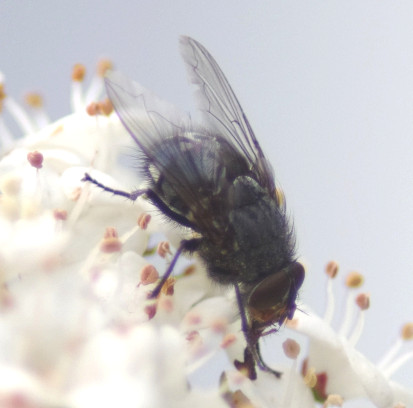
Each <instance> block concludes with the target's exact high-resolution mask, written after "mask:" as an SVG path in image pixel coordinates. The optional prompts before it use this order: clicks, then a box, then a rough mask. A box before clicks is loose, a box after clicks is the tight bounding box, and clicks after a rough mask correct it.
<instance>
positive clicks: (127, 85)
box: [105, 71, 189, 158]
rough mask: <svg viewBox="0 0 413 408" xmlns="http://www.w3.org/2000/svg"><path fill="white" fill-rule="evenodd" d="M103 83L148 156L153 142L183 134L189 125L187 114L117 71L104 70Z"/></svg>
mask: <svg viewBox="0 0 413 408" xmlns="http://www.w3.org/2000/svg"><path fill="white" fill-rule="evenodd" d="M105 84H106V91H107V93H108V96H109V99H110V100H111V102H112V104H113V106H114V108H115V111H116V113H117V114H118V116H119V118H120V120H121V122H122V123H123V125H124V126H125V128H126V130H127V131H128V132H129V133H130V135H131V136H132V138H133V140H134V141H135V142H136V144H137V145H138V146H139V147H140V148H141V149H142V151H143V152H144V153H145V155H146V156H148V157H149V158H151V157H152V154H153V149H152V148H153V146H155V145H157V144H159V143H162V141H163V140H164V139H165V138H166V137H172V136H173V135H176V134H182V133H183V132H184V128H185V126H188V125H189V118H188V116H187V115H185V114H184V113H182V112H180V111H179V110H178V109H176V108H175V106H173V105H172V104H169V103H168V102H166V101H164V100H162V99H160V98H159V97H158V96H157V95H155V94H154V93H153V92H151V91H149V90H148V89H146V88H144V87H143V86H142V85H140V84H139V83H137V82H134V81H132V80H130V79H129V78H127V77H126V76H125V75H123V74H122V73H120V72H117V71H110V72H109V73H107V74H106V76H105Z"/></svg>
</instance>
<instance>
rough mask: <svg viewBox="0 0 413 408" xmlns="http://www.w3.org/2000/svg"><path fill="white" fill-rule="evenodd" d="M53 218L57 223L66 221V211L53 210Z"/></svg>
mask: <svg viewBox="0 0 413 408" xmlns="http://www.w3.org/2000/svg"><path fill="white" fill-rule="evenodd" d="M53 217H54V219H55V220H58V221H66V219H67V211H66V210H58V209H56V210H53Z"/></svg>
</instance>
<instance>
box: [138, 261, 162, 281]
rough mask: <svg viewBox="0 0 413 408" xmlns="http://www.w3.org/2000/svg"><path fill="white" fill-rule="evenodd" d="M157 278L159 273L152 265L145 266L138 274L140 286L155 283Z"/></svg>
mask: <svg viewBox="0 0 413 408" xmlns="http://www.w3.org/2000/svg"><path fill="white" fill-rule="evenodd" d="M158 278H159V273H158V271H157V270H156V268H155V267H154V266H153V265H145V266H144V267H143V268H142V269H141V272H140V282H141V284H142V285H150V284H151V283H155V282H156V281H157V280H158Z"/></svg>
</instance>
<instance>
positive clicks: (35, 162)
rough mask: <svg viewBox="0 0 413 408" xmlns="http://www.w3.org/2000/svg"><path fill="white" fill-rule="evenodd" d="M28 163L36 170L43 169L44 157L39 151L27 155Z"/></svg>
mask: <svg viewBox="0 0 413 408" xmlns="http://www.w3.org/2000/svg"><path fill="white" fill-rule="evenodd" d="M27 161H28V162H29V163H30V165H31V166H32V167H34V168H35V169H41V168H42V167H43V155H42V154H41V153H40V152H38V151H37V150H36V151H34V152H29V153H27Z"/></svg>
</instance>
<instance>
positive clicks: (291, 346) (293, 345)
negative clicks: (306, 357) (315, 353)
mask: <svg viewBox="0 0 413 408" xmlns="http://www.w3.org/2000/svg"><path fill="white" fill-rule="evenodd" d="M282 346H283V350H284V354H285V355H286V356H287V357H288V358H290V359H292V360H295V359H296V358H297V357H298V355H299V354H300V345H299V344H298V343H297V342H296V341H295V340H293V339H287V340H285V341H284V343H283V344H282Z"/></svg>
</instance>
